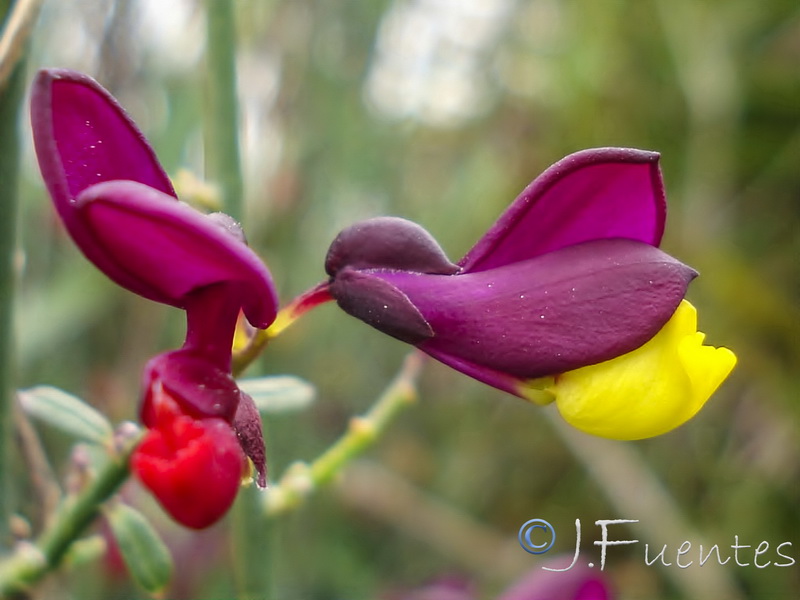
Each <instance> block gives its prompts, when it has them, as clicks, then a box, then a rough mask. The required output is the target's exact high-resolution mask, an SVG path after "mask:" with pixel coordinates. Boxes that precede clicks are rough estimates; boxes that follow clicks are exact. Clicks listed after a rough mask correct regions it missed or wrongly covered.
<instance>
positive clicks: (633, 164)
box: [459, 148, 666, 272]
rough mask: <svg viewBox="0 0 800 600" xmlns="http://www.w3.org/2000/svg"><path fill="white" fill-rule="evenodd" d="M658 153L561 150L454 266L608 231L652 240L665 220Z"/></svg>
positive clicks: (488, 262) (512, 257) (514, 257)
mask: <svg viewBox="0 0 800 600" xmlns="http://www.w3.org/2000/svg"><path fill="white" fill-rule="evenodd" d="M658 159H659V154H658V153H656V152H646V151H643V150H632V149H626V148H597V149H592V150H583V151H581V152H576V153H575V154H571V155H569V156H567V157H566V158H564V159H562V160H560V161H559V162H557V163H556V164H554V165H553V166H551V167H550V168H549V169H547V170H546V171H545V172H544V173H542V174H541V175H540V176H539V177H537V178H536V179H535V180H534V181H533V182H532V183H531V184H530V185H529V186H528V187H527V188H525V190H523V192H522V193H521V194H520V195H519V196H518V197H517V199H516V200H515V201H514V202H513V203H512V204H511V206H509V208H508V209H507V210H506V211H505V213H503V215H502V216H501V217H500V218H499V219H498V220H497V222H496V223H495V224H494V225H493V226H492V227H491V229H489V231H488V232H487V233H486V235H484V236H483V237H482V238H481V239H480V240H479V241H478V243H477V244H475V246H474V247H473V248H472V249H471V250H470V251H469V252H468V253H467V255H466V256H465V257H464V258H463V259H462V260H461V262H460V263H459V264H460V265H461V266H462V267H463V268H464V271H466V272H475V271H485V270H486V269H492V268H495V267H499V266H503V265H507V264H510V263H514V262H519V261H522V260H526V259H529V258H533V257H535V256H538V255H540V254H544V253H546V252H551V251H553V250H558V249H559V248H563V247H565V246H570V245H573V244H577V243H580V242H585V241H589V240H594V239H603V238H614V237H618V238H628V239H632V240H637V241H640V242H644V243H646V244H650V245H653V246H658V244H659V242H660V241H661V236H662V234H663V232H664V221H665V219H666V200H665V197H664V186H663V182H662V180H661V172H660V169H659V167H658Z"/></svg>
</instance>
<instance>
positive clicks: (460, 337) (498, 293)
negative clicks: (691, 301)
mask: <svg viewBox="0 0 800 600" xmlns="http://www.w3.org/2000/svg"><path fill="white" fill-rule="evenodd" d="M373 275H374V276H375V277H380V278H381V279H383V280H385V281H387V282H389V283H391V284H392V285H393V286H395V287H396V288H397V289H398V290H400V291H402V292H403V293H404V294H405V295H406V297H407V298H408V299H409V301H410V302H411V303H412V304H413V305H414V306H415V307H416V308H417V309H418V310H419V312H420V314H421V315H422V316H423V317H424V318H425V320H426V321H427V323H428V324H429V325H430V327H431V329H432V330H433V332H434V335H433V337H432V338H430V339H428V340H426V341H423V342H421V343H420V344H418V347H419V348H420V349H421V350H424V351H426V352H428V353H430V354H431V355H433V356H434V357H436V358H439V359H440V360H443V361H444V362H446V363H448V364H451V365H452V366H454V367H455V368H459V367H458V363H459V362H460V363H463V364H464V365H466V366H467V367H468V368H469V369H471V370H472V371H473V372H469V371H467V370H466V369H463V370H464V371H465V372H467V373H468V374H470V375H472V376H474V377H477V378H478V379H481V380H487V379H490V378H496V376H497V373H502V374H506V375H509V376H513V377H517V378H522V379H529V378H535V377H541V376H544V375H554V374H557V373H562V372H565V371H569V370H572V369H576V368H579V367H582V366H586V365H590V364H595V363H598V362H602V361H604V360H608V359H610V358H613V357H615V356H619V355H621V354H625V353H627V352H630V351H631V350H633V349H635V348H637V347H639V346H641V345H642V344H643V343H645V342H646V341H647V340H649V339H650V338H651V337H652V336H653V335H655V333H656V332H658V331H659V330H660V329H661V327H662V326H663V325H664V323H666V321H667V320H668V319H669V317H670V316H671V315H672V313H673V312H674V311H675V308H676V307H677V306H678V304H679V303H680V301H681V299H682V298H683V297H684V294H685V292H686V287H687V285H688V284H689V281H691V279H692V278H693V277H694V276H695V275H696V274H695V272H694V271H693V270H692V269H690V268H689V267H687V266H685V265H683V264H682V263H680V262H678V261H677V260H675V259H673V258H671V257H670V256H668V255H667V254H664V253H663V252H661V251H660V250H659V249H657V248H654V247H653V246H649V245H647V244H642V243H641V242H635V241H632V240H623V239H616V240H595V241H592V242H586V243H583V244H579V245H575V246H570V247H568V248H563V249H561V250H559V251H557V252H551V253H549V254H546V255H544V256H540V257H538V258H535V259H531V260H528V261H523V262H520V263H514V264H512V265H508V266H506V267H499V268H497V269H492V270H489V271H481V272H478V273H469V274H461V275H452V276H442V275H421V274H412V273H401V272H389V271H376V272H374V273H373ZM390 334H391V333H390ZM477 368H484V369H486V373H485V374H484V375H483V376H478V375H476V373H475V372H474V370H475V369H477ZM501 383H502V382H501ZM493 385H494V384H493ZM497 387H502V389H507V387H506V386H503V385H498V386H497Z"/></svg>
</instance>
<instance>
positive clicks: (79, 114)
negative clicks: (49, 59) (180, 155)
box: [31, 69, 175, 227]
mask: <svg viewBox="0 0 800 600" xmlns="http://www.w3.org/2000/svg"><path fill="white" fill-rule="evenodd" d="M31 125H32V128H33V140H34V144H35V146H36V154H37V156H38V158H39V166H40V167H41V170H42V176H43V177H44V180H45V183H46V185H47V188H48V190H49V191H50V194H51V195H52V197H53V199H54V201H55V203H56V208H57V209H58V212H59V214H61V216H62V218H63V219H64V220H65V221H66V222H67V226H68V227H69V225H70V223H69V221H70V220H71V218H70V215H69V211H70V206H71V205H73V204H74V202H75V199H76V198H77V197H78V195H79V194H80V193H81V192H82V191H83V190H85V189H86V188H87V187H89V186H91V185H94V184H96V183H100V182H102V181H112V180H117V179H128V180H131V181H138V182H139V183H143V184H145V185H148V186H150V187H153V188H155V189H157V190H160V191H162V192H164V194H168V195H170V196H173V197H174V196H175V191H174V190H173V188H172V184H171V183H170V180H169V177H167V174H166V173H165V172H164V170H163V169H162V167H161V165H160V164H159V162H158V159H157V158H156V155H155V153H154V152H153V149H152V148H151V147H150V145H149V144H148V143H147V140H146V139H145V138H144V136H143V135H142V133H141V132H140V131H139V129H138V128H137V127H136V124H135V123H134V122H133V121H132V120H131V118H130V117H129V116H128V115H127V113H126V112H125V110H124V109H123V108H122V107H121V106H120V105H119V103H118V102H117V101H116V100H115V99H114V98H113V97H112V96H111V94H109V93H108V92H107V91H106V90H105V89H104V88H103V87H101V86H100V84H98V83H97V82H96V81H95V80H94V79H92V78H91V77H88V76H87V75H83V74H82V73H77V72H75V71H70V70H66V69H48V70H43V71H39V73H38V75H37V77H36V80H35V82H34V84H33V91H32V93H31Z"/></svg>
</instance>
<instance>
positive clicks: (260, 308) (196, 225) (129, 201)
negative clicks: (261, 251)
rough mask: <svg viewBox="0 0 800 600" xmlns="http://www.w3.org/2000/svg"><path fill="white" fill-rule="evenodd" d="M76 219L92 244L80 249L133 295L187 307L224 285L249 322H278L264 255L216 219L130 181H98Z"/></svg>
mask: <svg viewBox="0 0 800 600" xmlns="http://www.w3.org/2000/svg"><path fill="white" fill-rule="evenodd" d="M76 218H77V220H78V221H79V222H80V223H81V228H82V230H83V232H84V236H83V237H82V238H81V239H82V240H85V241H87V242H88V244H86V245H81V249H82V250H84V252H85V253H86V254H87V256H88V258H89V259H90V260H92V262H94V263H95V264H98V266H100V264H101V261H102V263H103V266H104V268H103V270H104V271H105V273H106V275H108V276H109V277H110V278H111V279H113V280H115V281H116V282H117V283H119V284H120V285H123V286H125V287H127V288H128V289H130V290H131V291H133V292H135V293H137V294H140V295H142V296H145V297H147V298H150V299H152V300H156V301H159V302H164V303H167V304H172V305H174V306H179V307H181V308H186V302H187V298H188V296H189V294H191V293H192V292H193V291H195V290H197V289H199V288H203V287H206V286H210V285H213V284H217V283H225V284H226V285H228V286H229V292H231V293H233V292H235V293H236V295H237V297H238V298H240V300H241V304H240V305H241V306H242V309H243V310H244V312H245V315H246V316H247V318H248V320H249V321H250V323H252V324H253V325H255V326H256V327H261V328H263V327H267V326H269V324H270V323H272V321H273V320H274V319H275V315H276V307H277V304H278V301H277V294H276V292H275V289H274V287H273V284H272V280H271V278H270V274H269V271H268V270H267V268H266V267H265V266H264V264H263V263H262V262H261V260H260V259H259V258H258V256H257V255H256V254H255V253H254V252H253V251H252V250H250V248H248V247H247V246H246V245H245V244H244V243H242V242H241V241H240V240H239V239H237V238H236V237H235V236H234V235H232V234H231V233H230V232H229V231H228V230H227V229H226V228H225V227H223V226H221V225H220V224H219V223H218V222H217V221H215V220H212V219H209V218H208V217H207V216H205V215H203V214H201V213H199V212H197V211H196V210H194V209H192V208H190V207H188V206H186V205H184V204H181V203H179V202H170V201H169V199H168V197H167V196H166V195H165V194H163V193H162V192H159V191H158V190H155V189H153V188H151V187H148V186H146V185H142V184H140V183H135V182H132V181H109V182H105V183H100V184H97V185H95V186H92V187H90V188H88V189H86V190H85V191H84V192H83V193H82V194H81V195H80V197H79V198H78V202H77V205H76ZM76 241H78V240H77V239H76ZM95 253H99V254H95Z"/></svg>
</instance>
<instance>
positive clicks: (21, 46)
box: [0, 0, 44, 90]
mask: <svg viewBox="0 0 800 600" xmlns="http://www.w3.org/2000/svg"><path fill="white" fill-rule="evenodd" d="M43 1H44V0H17V1H16V2H13V6H11V5H12V2H11V0H0V15H2V17H0V23H2V25H3V30H2V35H1V36H0V90H2V89H3V87H5V84H6V81H7V80H8V79H9V78H10V77H11V75H12V74H13V72H14V68H15V67H16V66H17V64H18V63H19V62H20V60H21V59H22V55H23V53H24V52H25V45H26V43H27V40H28V37H29V36H30V33H31V30H32V29H33V26H34V24H35V23H36V17H37V16H38V15H39V9H40V8H41V7H42V2H43ZM9 7H11V10H10V11H9Z"/></svg>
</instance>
